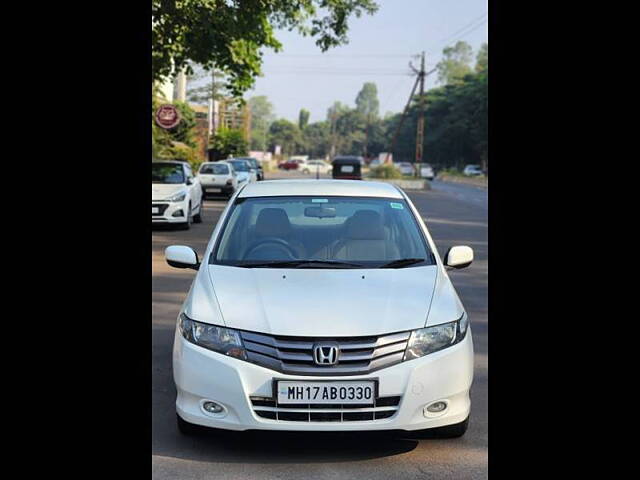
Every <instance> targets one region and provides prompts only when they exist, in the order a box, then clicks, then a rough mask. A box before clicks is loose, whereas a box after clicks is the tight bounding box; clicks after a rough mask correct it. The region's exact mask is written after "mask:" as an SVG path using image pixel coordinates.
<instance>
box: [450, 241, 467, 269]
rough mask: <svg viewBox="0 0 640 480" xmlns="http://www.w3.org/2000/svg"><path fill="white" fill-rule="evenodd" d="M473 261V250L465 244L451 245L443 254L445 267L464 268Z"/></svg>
mask: <svg viewBox="0 0 640 480" xmlns="http://www.w3.org/2000/svg"><path fill="white" fill-rule="evenodd" d="M471 262H473V250H472V249H471V247H467V246H466V245H458V246H455V247H451V248H450V249H449V250H448V251H447V254H446V255H445V256H444V265H445V267H450V268H465V267H468V266H469V265H471Z"/></svg>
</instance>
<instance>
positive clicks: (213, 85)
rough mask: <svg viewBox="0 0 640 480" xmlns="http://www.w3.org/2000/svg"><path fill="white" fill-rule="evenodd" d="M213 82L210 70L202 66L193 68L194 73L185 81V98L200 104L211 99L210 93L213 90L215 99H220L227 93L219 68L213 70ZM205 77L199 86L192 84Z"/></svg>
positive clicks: (206, 102)
mask: <svg viewBox="0 0 640 480" xmlns="http://www.w3.org/2000/svg"><path fill="white" fill-rule="evenodd" d="M214 77H215V82H212V81H211V72H207V71H206V70H204V69H203V68H202V67H198V68H197V69H195V71H194V73H193V74H192V75H190V76H189V77H188V83H187V99H188V100H189V101H190V102H193V103H197V104H200V105H203V104H208V103H209V100H211V94H212V93H214V92H215V96H216V100H221V99H222V98H224V97H225V96H227V95H228V93H229V92H228V91H227V89H226V87H225V81H224V74H223V73H222V71H220V70H217V69H216V70H215V73H214ZM203 79H206V81H205V83H204V84H203V85H200V86H197V87H196V86H194V83H196V82H198V81H200V80H203Z"/></svg>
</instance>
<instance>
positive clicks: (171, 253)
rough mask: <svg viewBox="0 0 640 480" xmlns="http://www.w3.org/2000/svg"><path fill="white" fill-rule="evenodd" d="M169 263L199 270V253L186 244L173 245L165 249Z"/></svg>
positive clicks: (177, 266) (165, 255) (176, 266)
mask: <svg viewBox="0 0 640 480" xmlns="http://www.w3.org/2000/svg"><path fill="white" fill-rule="evenodd" d="M164 258H165V259H166V260H167V263H168V264H169V265H171V266H172V267H175V268H192V269H194V270H198V268H199V267H200V262H199V261H198V254H197V253H196V252H195V251H194V250H193V248H191V247H185V246H184V245H171V246H170V247H167V248H166V249H165V251H164Z"/></svg>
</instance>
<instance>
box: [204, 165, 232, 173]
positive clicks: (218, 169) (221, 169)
mask: <svg viewBox="0 0 640 480" xmlns="http://www.w3.org/2000/svg"><path fill="white" fill-rule="evenodd" d="M200 173H204V174H208V175H226V174H228V173H229V167H228V166H227V165H225V164H224V163H210V164H208V165H203V166H202V168H200Z"/></svg>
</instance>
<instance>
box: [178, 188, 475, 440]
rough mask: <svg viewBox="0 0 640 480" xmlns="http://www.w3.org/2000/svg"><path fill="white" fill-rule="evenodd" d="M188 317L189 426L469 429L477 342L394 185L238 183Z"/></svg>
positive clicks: (454, 261)
mask: <svg viewBox="0 0 640 480" xmlns="http://www.w3.org/2000/svg"><path fill="white" fill-rule="evenodd" d="M165 255H166V259H167V262H168V263H169V265H171V266H173V267H177V268H192V269H195V270H197V272H198V273H197V274H196V276H195V279H194V281H193V284H192V286H191V289H190V290H189V293H188V295H187V298H186V300H185V302H184V304H183V306H182V308H181V310H180V313H179V316H178V319H177V328H176V333H175V340H174V348H173V375H174V380H175V384H176V388H177V400H176V410H177V420H178V427H179V430H180V431H181V432H182V433H185V434H188V433H193V432H197V431H201V430H202V427H210V428H214V429H227V430H289V431H291V430H297V431H366V430H372V431H373V430H406V431H420V433H422V431H429V432H430V433H431V434H433V433H435V434H436V435H438V436H443V437H459V436H461V435H463V434H464V433H465V431H466V429H467V425H468V422H469V411H470V397H469V390H470V387H471V383H472V380H473V343H472V339H471V329H470V328H469V319H468V317H467V314H466V312H465V309H464V307H463V306H462V303H461V302H460V299H459V298H458V295H457V294H456V291H455V290H454V287H453V286H452V284H451V281H450V280H449V277H448V276H447V269H448V268H463V267H466V266H468V265H469V264H471V262H472V261H473V251H472V250H471V248H469V247H467V246H455V247H452V248H450V249H449V251H448V252H447V254H446V255H445V257H444V260H441V259H440V257H439V256H438V252H437V251H436V247H435V245H434V243H433V240H432V239H431V236H430V235H429V232H428V230H427V228H426V226H425V224H424V222H423V220H422V218H421V217H420V215H419V213H418V211H417V210H416V208H415V207H414V205H413V204H412V203H411V201H410V200H409V198H408V197H407V196H406V195H405V193H404V192H402V191H401V190H400V189H398V188H397V187H395V186H393V185H390V184H386V183H378V182H364V181H351V180H273V181H264V182H258V183H249V184H247V185H245V186H244V187H241V188H240V189H239V191H238V192H236V194H234V196H233V197H232V199H231V200H230V202H229V203H228V205H227V207H226V209H225V210H224V212H223V213H222V216H221V217H220V220H219V221H218V224H217V226H216V228H215V230H214V231H213V234H212V237H211V240H210V241H209V244H208V246H207V248H206V250H205V252H204V256H203V258H202V261H200V260H199V259H198V256H197V254H196V253H195V252H194V251H193V250H192V249H191V248H189V247H187V246H170V247H168V248H167V249H166V252H165Z"/></svg>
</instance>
